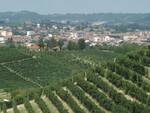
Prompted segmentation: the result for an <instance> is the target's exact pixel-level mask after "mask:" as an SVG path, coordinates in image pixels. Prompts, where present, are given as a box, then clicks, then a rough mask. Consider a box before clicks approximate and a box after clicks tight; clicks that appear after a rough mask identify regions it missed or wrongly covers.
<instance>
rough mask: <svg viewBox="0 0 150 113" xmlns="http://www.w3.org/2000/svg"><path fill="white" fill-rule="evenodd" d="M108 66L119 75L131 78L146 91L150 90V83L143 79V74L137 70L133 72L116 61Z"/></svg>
mask: <svg viewBox="0 0 150 113" xmlns="http://www.w3.org/2000/svg"><path fill="white" fill-rule="evenodd" d="M107 67H108V68H109V69H110V70H111V71H112V72H116V73H117V74H118V75H121V76H122V77H124V78H125V79H127V80H131V81H132V82H133V83H135V84H137V85H138V86H139V87H141V88H142V89H143V90H144V91H147V92H150V87H149V86H150V84H148V83H147V82H145V80H143V78H142V76H141V75H140V74H138V73H136V72H133V71H132V70H130V69H128V68H126V67H124V66H121V65H119V64H117V63H114V62H109V63H107Z"/></svg>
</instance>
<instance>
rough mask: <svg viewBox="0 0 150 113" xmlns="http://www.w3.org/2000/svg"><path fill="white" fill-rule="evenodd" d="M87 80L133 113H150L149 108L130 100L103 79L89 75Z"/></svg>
mask: <svg viewBox="0 0 150 113" xmlns="http://www.w3.org/2000/svg"><path fill="white" fill-rule="evenodd" d="M87 80H88V81H90V82H92V83H94V84H95V85H96V86H97V87H98V88H100V89H101V90H103V91H104V92H105V93H107V94H108V96H109V97H110V98H111V99H113V101H114V102H115V103H116V104H118V105H122V106H124V107H125V108H126V109H128V110H129V111H130V112H131V113H150V108H149V107H148V106H144V105H143V104H139V103H137V102H135V101H131V100H128V99H127V98H126V97H125V96H124V95H123V94H122V93H120V92H117V91H116V90H115V89H114V88H113V87H112V86H110V85H109V84H108V83H107V82H105V81H104V80H102V79H101V77H99V76H97V75H94V74H93V75H88V76H87Z"/></svg>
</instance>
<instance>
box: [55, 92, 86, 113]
mask: <svg viewBox="0 0 150 113" xmlns="http://www.w3.org/2000/svg"><path fill="white" fill-rule="evenodd" d="M57 94H58V95H59V96H60V97H61V98H62V99H63V100H64V101H66V102H67V104H68V105H69V106H70V107H71V109H72V110H73V111H74V112H75V113H85V112H84V111H83V109H81V108H80V106H79V105H78V104H77V103H76V102H75V101H74V99H73V98H72V96H71V95H70V94H69V93H68V92H67V91H64V90H63V89H60V90H59V91H57Z"/></svg>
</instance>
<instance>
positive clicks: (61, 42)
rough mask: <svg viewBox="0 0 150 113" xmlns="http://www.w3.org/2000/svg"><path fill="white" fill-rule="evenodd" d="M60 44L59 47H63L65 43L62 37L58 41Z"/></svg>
mask: <svg viewBox="0 0 150 113" xmlns="http://www.w3.org/2000/svg"><path fill="white" fill-rule="evenodd" d="M58 45H59V47H60V49H61V48H62V46H63V45H64V40H62V39H60V40H59V41H58Z"/></svg>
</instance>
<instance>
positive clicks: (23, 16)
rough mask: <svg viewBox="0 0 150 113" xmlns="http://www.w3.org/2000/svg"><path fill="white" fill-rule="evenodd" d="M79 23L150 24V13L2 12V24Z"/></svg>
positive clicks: (0, 15)
mask: <svg viewBox="0 0 150 113" xmlns="http://www.w3.org/2000/svg"><path fill="white" fill-rule="evenodd" d="M44 20H50V21H79V22H94V21H104V22H107V23H113V24H118V23H141V24H143V23H144V24H150V13H147V14H121V13H118V14H117V13H116V14H113V13H100V14H51V15H41V14H38V13H35V12H29V11H21V12H1V13H0V22H11V23H13V22H15V23H16V22H18V23H19V22H21V23H22V22H25V21H34V22H39V21H44Z"/></svg>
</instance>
